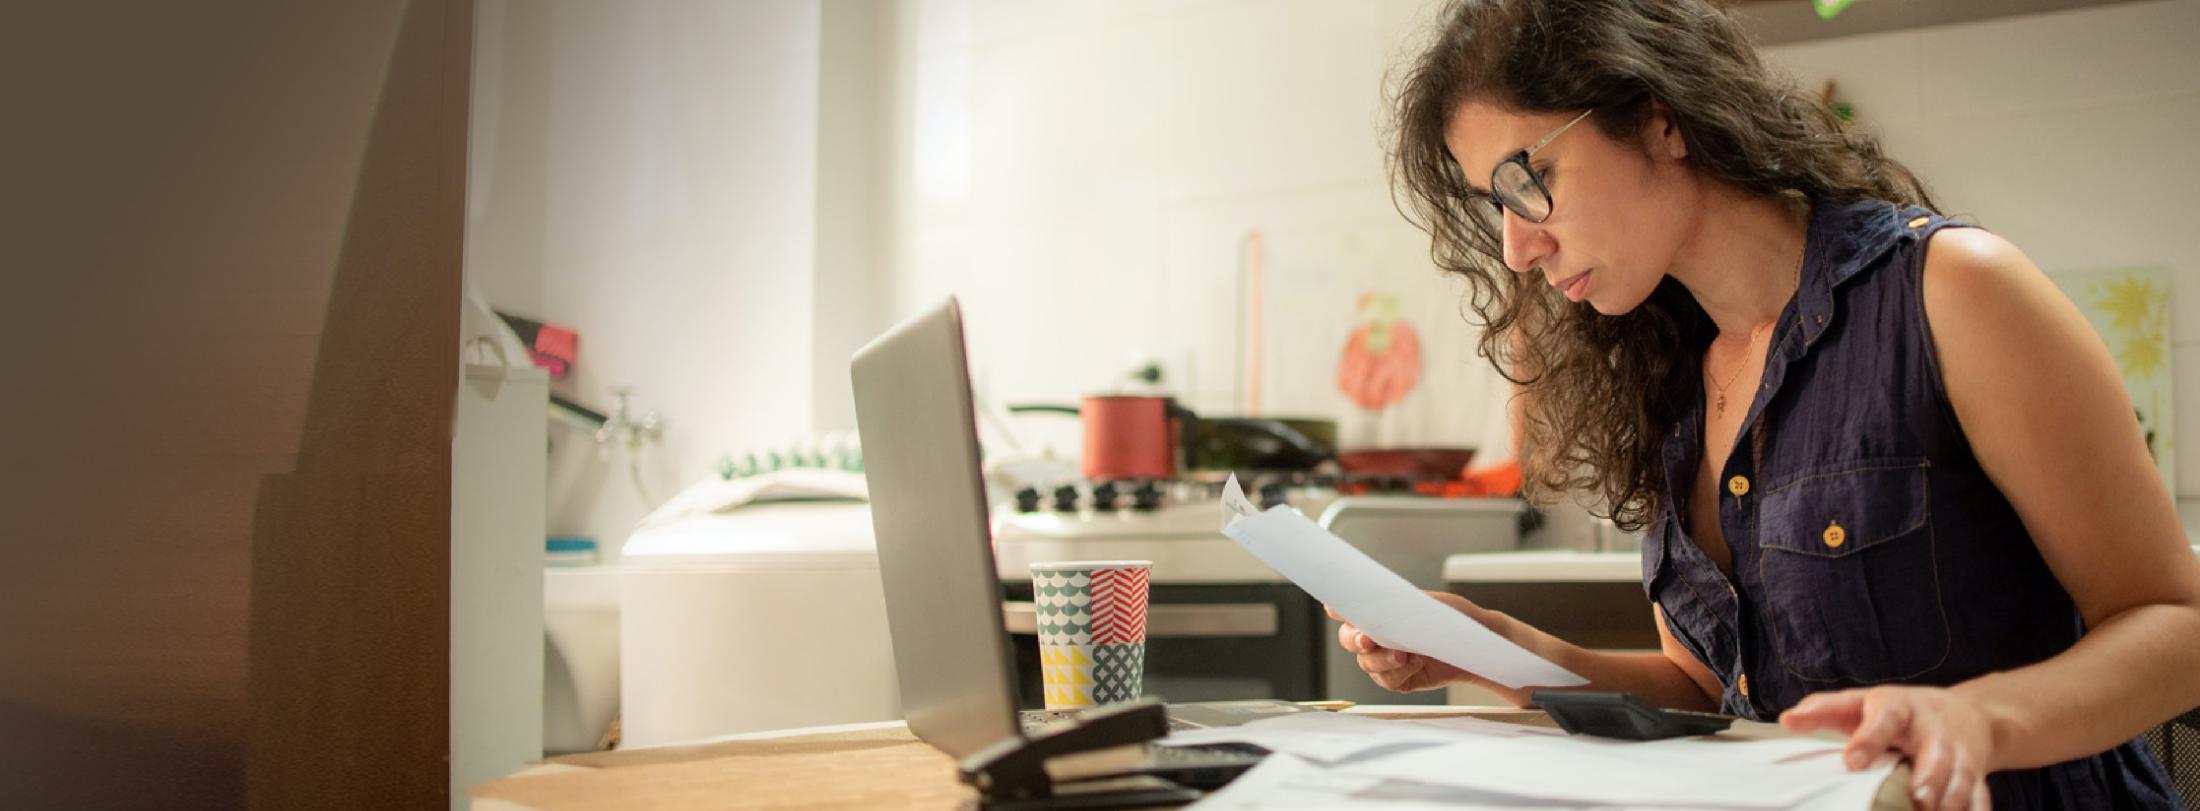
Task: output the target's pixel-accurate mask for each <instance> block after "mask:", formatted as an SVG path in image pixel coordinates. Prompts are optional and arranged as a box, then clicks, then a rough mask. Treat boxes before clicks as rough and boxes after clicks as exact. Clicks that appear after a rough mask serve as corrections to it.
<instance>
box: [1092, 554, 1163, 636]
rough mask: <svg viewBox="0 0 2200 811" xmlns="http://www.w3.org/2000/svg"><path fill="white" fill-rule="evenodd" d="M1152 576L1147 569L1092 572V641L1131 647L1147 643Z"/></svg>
mask: <svg viewBox="0 0 2200 811" xmlns="http://www.w3.org/2000/svg"><path fill="white" fill-rule="evenodd" d="M1150 576H1151V575H1150V573H1149V571H1148V570H1147V569H1146V568H1145V567H1138V568H1133V569H1102V570H1100V571H1097V572H1093V573H1092V600H1091V605H1090V610H1091V617H1092V630H1091V633H1092V642H1093V644H1095V645H1127V644H1130V643H1133V642H1144V641H1146V598H1147V589H1148V585H1147V583H1148V580H1149V578H1150Z"/></svg>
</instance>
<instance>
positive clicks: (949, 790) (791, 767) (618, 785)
mask: <svg viewBox="0 0 2200 811" xmlns="http://www.w3.org/2000/svg"><path fill="white" fill-rule="evenodd" d="M1361 709H1363V710H1379V711H1372V712H1365V713H1361V712H1359V711H1357V710H1356V711H1355V714H1367V715H1374V716H1377V717H1396V718H1406V717H1422V718H1429V717H1445V716H1462V715H1463V716H1474V717H1479V718H1489V719H1492V720H1500V721H1510V722H1514V723H1531V724H1539V725H1549V724H1550V720H1549V719H1548V718H1545V717H1544V716H1543V714H1542V713H1540V712H1536V711H1532V710H1512V709H1496V708H1484V707H1448V708H1447V707H1421V708H1404V707H1399V708H1361ZM1392 709H1395V710H1400V711H1401V712H1391V711H1388V710H1392ZM1728 734H1733V735H1738V736H1741V737H1773V736H1779V735H1784V734H1785V733H1783V732H1781V731H1780V729H1779V727H1777V726H1774V725H1771V724H1758V723H1752V722H1748V721H1742V722H1737V723H1736V724H1735V726H1734V729H1733V730H1732V731H1731V732H1730V733H1728ZM1909 782H1910V772H1909V767H1908V766H1898V767H1896V768H1895V771H1894V774H1893V775H1891V776H1889V777H1888V779H1887V782H1886V783H1885V784H1883V785H1882V786H1881V787H1880V792H1879V799H1878V801H1877V803H1876V804H1875V805H1874V806H1873V811H1901V810H1904V809H1908V808H1910V803H1909V798H1908V797H1907V796H1906V795H1905V794H1904V793H1903V791H1904V787H1906V786H1908V785H1909ZM473 796H474V804H473V808H474V811H625V809H653V810H658V811H662V810H663V809H672V810H673V811H700V810H701V809H711V810H712V811H717V810H718V809H763V808H802V809H834V808H850V809H858V808H860V809H904V808H906V809H916V808H922V809H948V808H954V807H956V806H958V805H960V804H961V803H963V802H964V801H965V800H969V799H972V798H974V797H976V796H977V794H976V792H975V791H973V790H972V789H970V788H969V787H968V786H964V785H963V784H962V783H961V782H959V781H958V780H957V779H956V777H955V762H954V760H953V759H952V758H949V757H948V756H947V755H945V754H942V753H940V751H939V750H937V749H933V748H932V747H931V746H929V745H926V744H924V743H922V742H919V741H918V740H917V739H916V737H915V736H913V735H910V734H909V729H908V727H906V726H904V725H902V724H901V723H899V722H893V723H885V724H859V725H849V726H844V727H837V728H814V729H810V730H785V731H781V732H776V733H762V734H759V735H755V736H746V737H745V738H744V739H724V740H719V741H716V742H710V743H698V744H694V745H686V746H660V747H650V748H646V749H629V750H622V751H617V752H595V753H590V754H585V755H569V756H566V757H560V758H555V759H553V760H552V761H550V762H549V763H546V764H544V765H542V766H538V767H535V768H531V769H528V770H526V771H523V772H520V773H518V774H515V775H512V776H510V777H506V778H503V779H501V780H494V781H491V782H488V783H483V784H481V785H479V786H475V787H474V789H473Z"/></svg>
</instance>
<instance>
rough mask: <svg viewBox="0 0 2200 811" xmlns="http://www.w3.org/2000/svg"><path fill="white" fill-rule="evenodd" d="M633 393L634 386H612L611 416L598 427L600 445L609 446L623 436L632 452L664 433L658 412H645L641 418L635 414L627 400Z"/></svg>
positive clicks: (629, 450) (597, 434)
mask: <svg viewBox="0 0 2200 811" xmlns="http://www.w3.org/2000/svg"><path fill="white" fill-rule="evenodd" d="M633 393H634V387H633V386H612V387H611V396H612V398H613V400H612V405H611V416H610V417H609V418H606V419H605V420H604V422H603V425H602V426H601V427H599V428H597V429H596V444H597V445H598V446H601V447H604V448H608V447H610V445H611V441H612V440H614V439H619V438H622V437H623V438H624V439H625V440H626V450H627V452H628V453H630V454H631V453H633V452H635V451H639V450H641V449H642V445H643V444H644V443H648V442H655V441H657V440H658V438H660V437H662V436H663V435H664V426H663V425H662V421H660V420H659V419H658V418H657V412H655V411H651V412H649V413H647V414H643V415H642V416H641V417H640V418H639V419H636V418H635V417H634V416H633V411H632V409H631V407H630V405H629V404H628V402H627V399H628V396H629V395H632V394H633Z"/></svg>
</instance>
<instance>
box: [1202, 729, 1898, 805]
mask: <svg viewBox="0 0 2200 811" xmlns="http://www.w3.org/2000/svg"><path fill="white" fill-rule="evenodd" d="M1220 742H1241V743H1251V744H1255V745H1259V746H1262V747H1265V748H1267V749H1269V750H1270V751H1272V752H1274V753H1275V754H1272V755H1270V756H1269V757H1268V759H1267V760H1265V761H1263V762H1262V763H1261V765H1259V766H1257V767H1255V768H1254V769H1253V770H1252V771H1250V772H1247V773H1246V774H1244V775H1243V776H1240V777H1239V778H1238V779H1237V780H1236V781H1234V782H1232V783H1231V784H1230V785H1229V786H1228V787H1226V788H1224V789H1222V790H1221V791H1218V792H1216V793H1214V794H1212V795H1209V796H1208V797H1207V798H1206V799H1205V800H1202V801H1201V802H1200V804H1199V805H1198V806H1197V807H1200V808H1222V809H1227V808H1256V807H1257V808H1293V807H1311V808H1337V807H1366V808H1379V809H1386V810H1387V809H1412V808H1423V807H1427V808H1438V807H1441V808H1447V809H1457V808H1540V809H1549V808H1599V809H1604V808H1660V809H1673V808H1721V809H1770V808H1804V809H1828V810H1830V809H1848V810H1849V811H1861V810H1862V809H1867V808H1870V807H1871V804H1872V800H1873V798H1874V796H1875V795H1876V794H1877V793H1878V791H1879V784H1880V783H1881V782H1882V781H1884V780H1885V779H1886V777H1887V774H1888V772H1889V771H1891V770H1892V768H1893V766H1892V765H1891V764H1882V765H1880V766H1879V767H1877V768H1873V769H1867V770H1864V771H1859V772H1851V771H1849V770H1848V769H1847V768H1846V767H1845V766H1843V765H1842V763H1841V750H1842V746H1843V744H1842V742H1841V741H1836V740H1826V739H1819V738H1777V739H1769V740H1744V739H1741V738H1735V737H1727V736H1714V737H1703V738H1682V739H1672V740H1663V741H1647V742H1637V741H1617V740H1610V739H1605V738H1592V737H1582V736H1570V735H1566V734H1564V733H1561V732H1558V731H1557V730H1552V729H1545V728H1540V727H1526V726H1519V725H1514V724H1503V723H1497V722H1492V721H1480V720H1475V719H1444V720H1441V721H1389V720H1382V719H1375V718H1367V717H1359V716H1347V715H1335V714H1329V713H1308V714H1305V715H1293V716H1286V717H1281V718H1275V719H1270V720H1265V721H1257V722H1254V723H1251V724H1246V725H1243V726H1238V727H1228V728H1221V729H1205V730H1198V731H1196V732H1189V733H1178V734H1176V735H1171V736H1170V737H1169V738H1167V739H1166V740H1165V741H1164V743H1165V744H1168V745H1177V744H1193V743H1220Z"/></svg>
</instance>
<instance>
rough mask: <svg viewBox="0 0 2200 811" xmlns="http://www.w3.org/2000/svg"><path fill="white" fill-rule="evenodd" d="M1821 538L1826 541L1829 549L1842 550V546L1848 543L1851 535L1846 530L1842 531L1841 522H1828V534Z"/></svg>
mask: <svg viewBox="0 0 2200 811" xmlns="http://www.w3.org/2000/svg"><path fill="white" fill-rule="evenodd" d="M1820 537H1823V538H1824V539H1825V541H1826V548H1827V549H1839V548H1841V544H1843V543H1847V542H1848V540H1849V533H1848V532H1847V531H1846V530H1843V529H1841V523H1840V522H1838V521H1828V522H1826V532H1825V534H1824V535H1823V536H1820Z"/></svg>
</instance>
